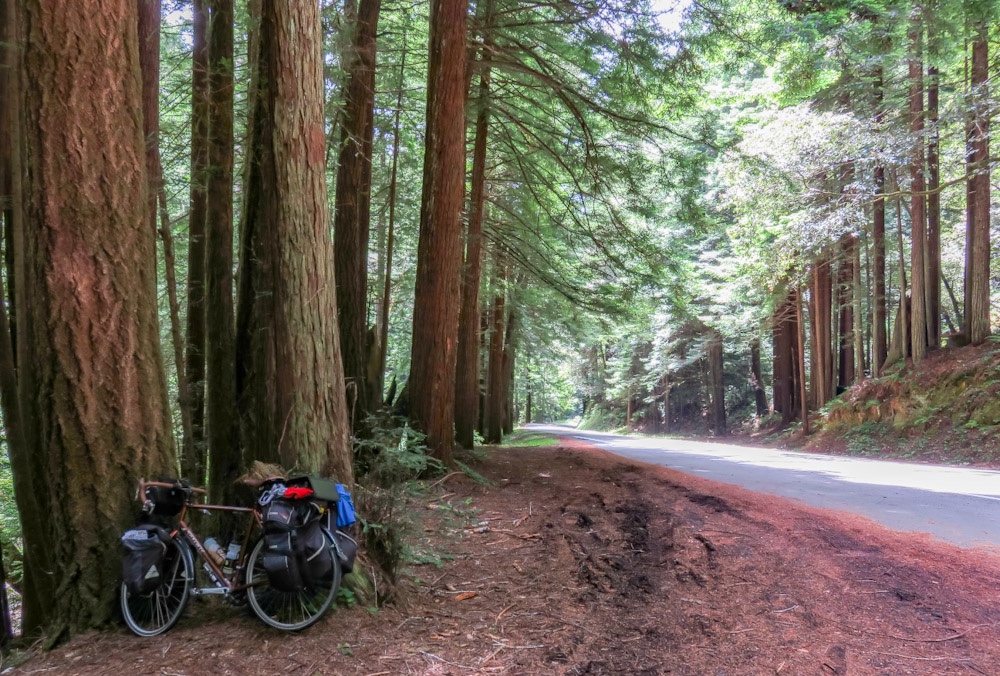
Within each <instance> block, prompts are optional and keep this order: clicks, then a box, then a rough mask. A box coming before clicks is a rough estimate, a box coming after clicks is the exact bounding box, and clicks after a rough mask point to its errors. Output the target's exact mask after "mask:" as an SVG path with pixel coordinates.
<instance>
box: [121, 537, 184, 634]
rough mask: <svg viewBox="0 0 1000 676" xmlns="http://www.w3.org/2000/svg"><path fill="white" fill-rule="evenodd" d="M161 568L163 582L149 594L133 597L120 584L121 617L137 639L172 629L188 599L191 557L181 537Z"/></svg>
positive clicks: (171, 548) (174, 543)
mask: <svg viewBox="0 0 1000 676" xmlns="http://www.w3.org/2000/svg"><path fill="white" fill-rule="evenodd" d="M163 568H164V571H165V574H164V576H163V583H162V584H161V585H160V586H159V587H157V588H156V589H154V590H153V591H152V592H150V593H149V594H133V593H132V592H130V591H129V590H128V588H127V587H126V586H125V583H124V582H123V583H122V586H121V609H122V617H123V618H124V620H125V624H126V625H127V626H128V628H129V629H130V630H131V631H132V632H133V633H134V634H137V635H138V636H158V635H160V634H162V633H163V632H165V631H167V630H168V629H170V628H171V627H173V626H174V625H175V624H177V620H179V619H180V618H181V615H183V614H184V609H185V608H187V604H188V601H190V600H191V587H192V585H193V584H194V556H193V555H192V554H191V547H190V546H189V545H188V543H187V542H185V541H184V540H182V539H181V538H180V536H176V537H174V538H173V539H171V541H170V545H169V546H168V547H167V552H166V554H165V555H164V567H163Z"/></svg>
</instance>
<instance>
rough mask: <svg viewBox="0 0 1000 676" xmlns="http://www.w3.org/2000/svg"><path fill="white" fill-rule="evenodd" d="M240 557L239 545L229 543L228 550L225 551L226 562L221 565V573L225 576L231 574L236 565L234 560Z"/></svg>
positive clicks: (237, 543)
mask: <svg viewBox="0 0 1000 676" xmlns="http://www.w3.org/2000/svg"><path fill="white" fill-rule="evenodd" d="M239 555H240V543H239V542H230V543H229V549H227V550H226V562H225V563H224V564H223V565H222V572H223V573H225V574H226V575H231V574H232V572H233V566H234V565H236V559H237V558H238V557H239Z"/></svg>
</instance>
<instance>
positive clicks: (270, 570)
mask: <svg viewBox="0 0 1000 676" xmlns="http://www.w3.org/2000/svg"><path fill="white" fill-rule="evenodd" d="M300 511H302V510H300V508H299V505H298V504H297V503H295V502H292V501H290V500H282V499H274V500H271V502H269V503H268V504H267V505H265V507H264V509H263V512H264V514H263V517H264V570H266V571H267V581H268V583H269V584H270V585H271V586H272V587H274V588H275V589H277V590H278V591H283V592H294V591H299V590H300V589H302V588H303V587H304V584H303V581H302V571H301V569H300V565H299V557H298V556H297V555H296V551H295V549H296V548H295V540H296V538H297V533H296V529H297V528H299V526H300V525H301V520H302V519H301V517H300V514H299V513H300Z"/></svg>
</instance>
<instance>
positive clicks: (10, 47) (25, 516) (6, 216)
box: [0, 0, 52, 636]
mask: <svg viewBox="0 0 1000 676" xmlns="http://www.w3.org/2000/svg"><path fill="white" fill-rule="evenodd" d="M0 23H2V25H0V54H2V55H3V62H2V67H0V158H2V160H0V162H2V164H0V189H2V193H3V196H5V197H6V198H7V199H6V203H5V204H4V209H3V228H4V233H3V234H4V243H5V245H6V250H5V254H6V256H5V258H6V260H5V265H6V269H7V276H6V280H3V279H0V406H2V407H3V419H4V427H5V430H6V434H7V449H8V451H9V455H10V463H11V472H12V474H13V484H14V496H13V497H14V500H15V503H16V504H17V511H18V516H19V518H20V521H21V529H22V532H25V531H30V532H35V533H42V532H44V528H45V527H46V522H45V514H44V513H43V512H42V510H41V508H40V507H39V501H38V500H37V499H36V496H35V492H34V488H33V486H32V480H31V479H32V477H31V473H32V460H33V454H32V453H31V446H30V444H29V442H28V438H27V436H26V430H25V427H24V420H23V417H22V404H21V396H22V393H21V388H20V382H19V378H18V375H17V362H18V356H17V355H18V351H17V350H16V345H17V341H16V340H15V337H16V330H15V321H14V313H15V303H14V302H13V300H12V299H11V298H10V296H9V295H7V293H6V290H5V289H4V283H5V282H6V284H7V285H8V289H9V290H10V293H11V294H13V293H14V292H15V289H16V288H19V287H20V286H22V285H23V283H24V270H25V265H24V255H23V234H24V212H23V202H24V192H23V190H22V181H21V177H22V171H21V167H22V164H21V139H22V135H21V129H22V125H21V103H22V98H21V96H20V95H19V94H18V93H19V92H21V91H22V89H21V77H20V74H21V49H20V45H21V42H22V40H21V35H20V31H19V30H18V23H19V17H18V15H17V9H16V7H15V3H14V2H12V1H11V0H4V2H2V3H0ZM15 279H16V280H17V281H16V283H15ZM22 351H23V348H22ZM7 497H10V496H7ZM49 544H50V543H49V541H48V539H47V538H41V537H33V538H25V539H24V544H23V547H22V550H21V556H22V564H23V570H24V578H23V579H22V581H21V592H22V618H21V619H22V623H21V628H22V634H23V635H25V636H34V635H36V634H37V633H38V632H39V631H41V630H42V629H43V628H44V627H45V626H46V625H47V624H48V621H49V617H50V616H49V613H50V611H51V607H50V606H49V605H48V603H47V601H48V598H47V596H46V594H45V593H44V590H45V589H47V587H48V585H49V583H50V580H49V579H48V576H47V575H46V574H45V573H44V571H49V570H51V569H52V566H51V564H50V561H51V552H50V550H49ZM39 584H40V585H41V587H42V590H36V587H37V586H39Z"/></svg>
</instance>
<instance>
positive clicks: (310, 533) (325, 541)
mask: <svg viewBox="0 0 1000 676" xmlns="http://www.w3.org/2000/svg"><path fill="white" fill-rule="evenodd" d="M295 550H296V553H297V554H298V557H299V564H300V566H301V570H302V581H303V582H304V583H305V584H306V586H312V585H315V584H318V583H320V582H330V581H331V580H332V579H333V556H334V555H333V551H332V547H331V546H330V539H329V538H328V537H327V536H326V533H324V532H323V525H322V523H321V522H320V521H319V520H318V519H315V520H313V521H312V522H311V523H309V524H307V525H305V526H302V527H301V528H299V529H298V534H297V538H296V541H295Z"/></svg>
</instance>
